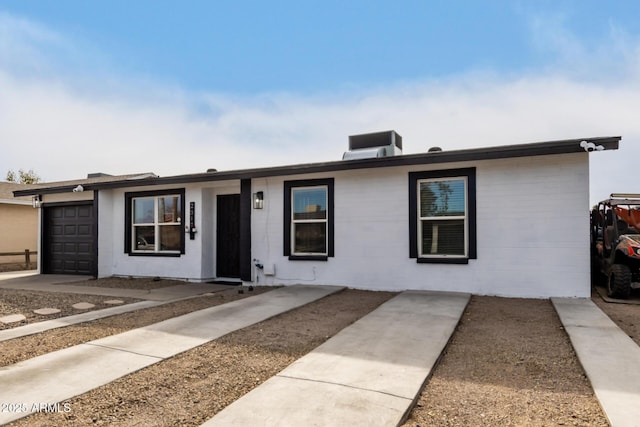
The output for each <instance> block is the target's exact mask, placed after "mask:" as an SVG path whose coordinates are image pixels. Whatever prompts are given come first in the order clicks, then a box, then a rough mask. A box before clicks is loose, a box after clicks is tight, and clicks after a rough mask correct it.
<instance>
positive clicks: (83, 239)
mask: <svg viewBox="0 0 640 427" xmlns="http://www.w3.org/2000/svg"><path fill="white" fill-rule="evenodd" d="M43 209H44V210H43V212H42V215H43V224H44V228H43V234H42V237H43V241H42V247H43V251H44V253H43V257H42V272H43V273H49V274H86V275H95V274H96V271H95V269H96V259H95V258H96V251H95V245H96V242H95V232H94V230H95V219H94V214H93V203H86V204H75V205H61V206H48V207H44V208H43Z"/></svg>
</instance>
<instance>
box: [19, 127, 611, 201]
mask: <svg viewBox="0 0 640 427" xmlns="http://www.w3.org/2000/svg"><path fill="white" fill-rule="evenodd" d="M621 139H622V137H620V136H610V137H597V138H579V139H569V140H559V141H547V142H535V143H529V144H518V145H505V146H496V147H486V148H472V149H464V150H452V151H439V152H430V153H420V154H408V155H402V156H392V157H382V158H368V159H354V160H338V161H332V162H324V163H306V164H299V165H291V166H276V167H269V168H256V169H241V170H232V171H220V172H207V173H199V174H190V175H176V176H169V177H151V178H144V179H136V180H130V179H128V180H120V181H110V182H97V183H92V184H83V187H84V190H85V191H92V190H103V189H111V188H126V187H143V186H155V185H172V184H188V183H197V182H210V181H226V180H236V179H252V178H266V177H273V176H288V175H304V174H311V173H320V172H334V171H344V170H356V169H371V168H386V167H395V166H413V165H428V164H440V163H454V162H469V161H479V160H494V159H508V158H516V157H532V156H546V155H556V154H569V153H581V152H582V153H584V152H585V148H583V146H584V145H585V144H582V145H583V146H581V143H583V141H586V142H587V143H593V144H595V145H596V146H601V147H602V148H601V149H600V150H617V149H618V145H619V142H620V140H621ZM74 188H75V186H74V185H66V186H65V185H62V186H51V187H45V186H43V187H41V188H31V189H28V190H19V191H15V192H14V195H15V196H16V197H17V196H29V195H34V194H54V193H70V192H72V191H73V189H74Z"/></svg>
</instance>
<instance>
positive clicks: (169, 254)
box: [129, 252, 182, 257]
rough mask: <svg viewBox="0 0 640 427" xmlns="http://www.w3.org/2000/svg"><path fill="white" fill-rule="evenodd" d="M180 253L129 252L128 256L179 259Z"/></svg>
mask: <svg viewBox="0 0 640 427" xmlns="http://www.w3.org/2000/svg"><path fill="white" fill-rule="evenodd" d="M181 255H182V254H181V253H180V252H129V256H155V257H180V256H181Z"/></svg>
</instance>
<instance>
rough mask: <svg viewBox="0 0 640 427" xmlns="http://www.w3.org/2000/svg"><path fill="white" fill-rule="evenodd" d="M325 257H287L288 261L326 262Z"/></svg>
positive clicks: (327, 258) (326, 258)
mask: <svg viewBox="0 0 640 427" xmlns="http://www.w3.org/2000/svg"><path fill="white" fill-rule="evenodd" d="M327 260H329V257H328V256H327V255H289V261H327Z"/></svg>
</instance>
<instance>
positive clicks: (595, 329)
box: [551, 298, 640, 427]
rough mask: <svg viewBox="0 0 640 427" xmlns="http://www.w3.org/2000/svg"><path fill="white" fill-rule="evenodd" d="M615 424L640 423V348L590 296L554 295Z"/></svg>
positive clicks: (637, 424) (554, 303) (587, 371)
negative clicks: (558, 296)
mask: <svg viewBox="0 0 640 427" xmlns="http://www.w3.org/2000/svg"><path fill="white" fill-rule="evenodd" d="M551 301H552V302H553V305H554V307H555V309H556V311H557V312H558V315H559V316H560V321H561V322H562V324H563V326H564V329H565V330H566V331H567V333H568V334H569V338H570V339H571V344H572V345H573V348H574V349H575V351H576V354H577V355H578V359H579V360H580V363H581V364H582V367H583V368H584V370H585V372H586V374H587V377H589V381H591V386H592V387H593V390H594V392H595V395H596V397H597V398H598V400H599V401H600V405H601V406H602V409H603V410H604V412H605V414H606V416H607V418H608V419H609V422H610V423H611V425H612V426H613V427H626V426H629V427H631V426H633V427H638V426H640V347H638V345H637V344H636V343H635V342H634V341H633V340H632V339H631V338H629V337H628V336H627V335H626V334H625V333H624V332H623V331H622V330H621V329H620V328H619V327H618V326H617V325H616V324H615V323H614V322H613V321H612V320H611V319H610V318H609V317H607V315H606V314H604V313H603V312H602V310H600V309H599V308H598V306H596V305H595V304H594V303H593V301H591V300H590V299H587V298H579V299H567V298H552V299H551Z"/></svg>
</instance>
